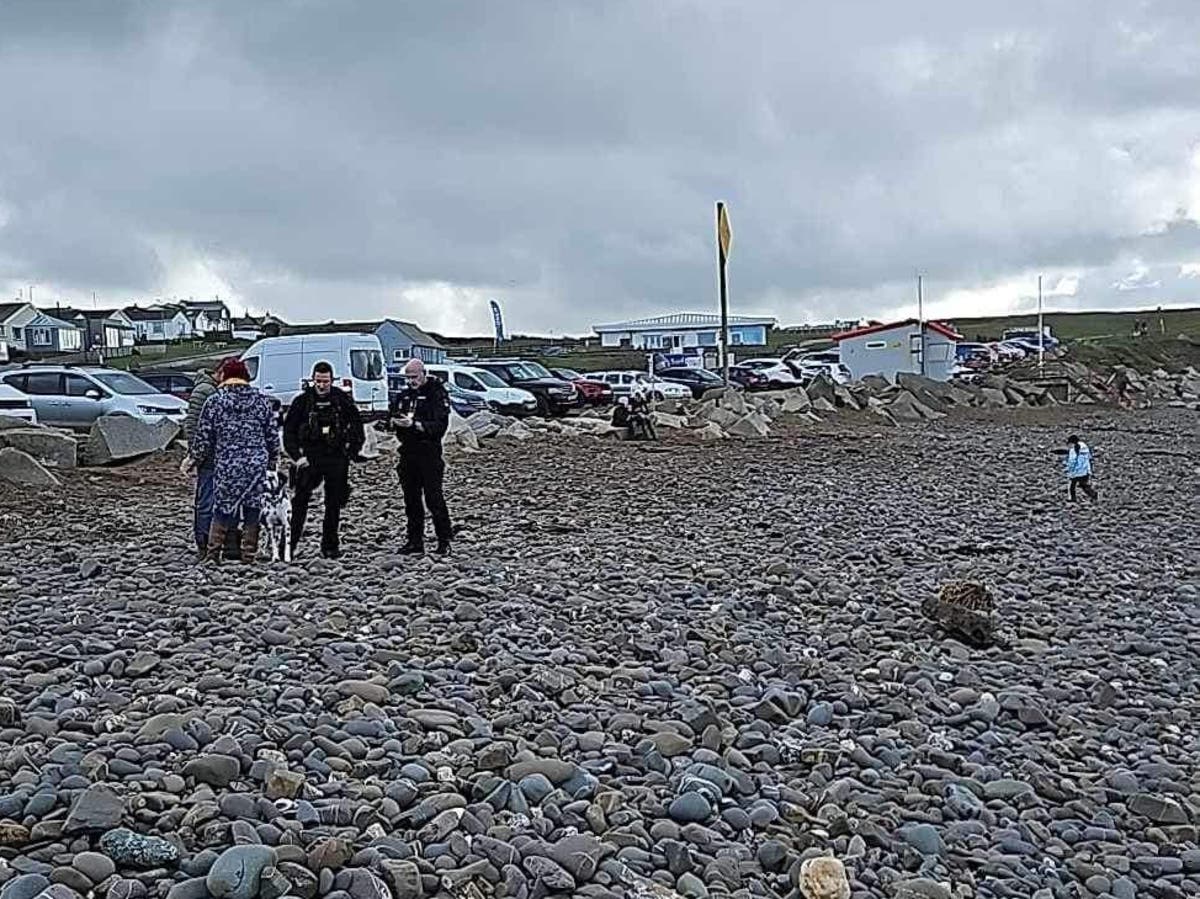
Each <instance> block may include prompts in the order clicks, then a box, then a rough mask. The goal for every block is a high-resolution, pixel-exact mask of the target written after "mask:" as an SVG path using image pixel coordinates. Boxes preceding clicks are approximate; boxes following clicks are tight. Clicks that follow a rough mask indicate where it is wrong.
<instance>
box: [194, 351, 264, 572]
mask: <svg viewBox="0 0 1200 899" xmlns="http://www.w3.org/2000/svg"><path fill="white" fill-rule="evenodd" d="M221 375H222V377H221V382H220V384H219V386H218V387H217V391H216V393H214V394H213V395H212V396H211V397H209V398H208V399H207V400H206V401H205V403H204V407H203V408H202V409H201V410H200V419H199V421H198V422H197V424H196V433H195V434H194V436H193V437H192V440H191V442H190V443H189V444H188V453H189V454H190V455H191V458H192V461H193V463H194V464H196V465H197V466H199V465H201V464H203V463H208V464H211V465H212V470H213V475H212V477H213V481H212V483H213V507H212V524H211V525H210V526H209V531H208V546H207V550H206V553H205V556H206V558H207V559H209V560H210V561H212V562H220V561H221V555H222V551H223V549H224V546H225V539H226V537H227V535H228V533H229V531H230V530H231V529H232V528H234V527H236V525H237V523H238V521H239V520H241V521H242V539H241V547H240V548H241V559H242V563H243V564H247V565H248V564H250V563H251V562H253V561H254V557H255V556H256V555H257V553H258V533H259V513H260V511H261V506H262V496H263V490H264V488H265V486H266V480H267V472H268V471H269V470H270V469H271V468H272V467H274V466H275V464H276V463H277V462H278V460H279V429H278V427H277V426H276V423H275V412H274V410H273V409H272V408H271V404H270V402H268V400H267V398H266V397H265V396H263V395H262V394H261V393H259V392H258V390H256V389H255V388H254V387H251V386H250V372H249V371H248V370H247V369H246V364H245V363H244V362H242V361H241V360H239V359H229V360H226V361H225V362H224V363H223V364H222V366H221Z"/></svg>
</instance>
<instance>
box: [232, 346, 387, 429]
mask: <svg viewBox="0 0 1200 899" xmlns="http://www.w3.org/2000/svg"><path fill="white" fill-rule="evenodd" d="M242 361H243V362H245V363H246V368H247V369H249V371H250V383H251V384H253V385H254V386H255V387H257V388H258V389H259V390H261V391H262V392H263V393H265V394H266V395H267V396H270V397H274V398H275V399H277V400H279V402H280V403H281V404H282V405H283V406H285V407H287V406H290V405H291V404H292V400H294V399H295V398H296V397H297V396H299V395H300V393H301V392H302V391H303V390H304V385H305V384H306V383H307V382H308V380H309V379H310V378H311V377H312V370H313V366H314V365H316V364H317V363H318V362H328V363H329V364H330V365H332V366H333V384H334V386H335V387H340V388H341V389H342V390H344V391H346V393H349V394H352V395H353V397H354V402H355V404H356V405H357V406H358V408H359V411H361V412H363V413H364V414H367V415H376V414H381V415H386V414H387V410H388V389H387V371H386V369H385V368H384V365H383V347H382V346H381V345H380V343H379V338H378V337H376V336H375V335H374V334H336V333H335V334H291V335H288V336H287V337H265V338H263V339H262V340H259V341H257V342H256V343H254V344H252V345H251V346H250V348H249V349H248V350H246V352H244V353H242Z"/></svg>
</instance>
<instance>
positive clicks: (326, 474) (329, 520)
mask: <svg viewBox="0 0 1200 899" xmlns="http://www.w3.org/2000/svg"><path fill="white" fill-rule="evenodd" d="M322 482H324V484H325V519H324V521H323V522H322V523H321V551H322V552H329V551H331V550H332V551H336V550H337V549H338V548H339V547H338V524H339V522H340V521H341V517H342V506H344V505H346V500H347V499H349V498H350V460H349V459H346V458H345V457H333V458H317V459H313V460H310V461H309V464H308V465H306V466H305V467H304V468H302V469H300V471H299V472H298V473H297V474H296V495H295V496H293V497H292V546H293V547H294V546H295V545H296V544H297V543H299V542H300V532H301V531H302V530H303V529H304V520H305V519H306V518H307V517H308V504H309V502H310V501H311V500H312V495H313V491H314V490H316V489H317V486H318V485H320V484H321V483H322Z"/></svg>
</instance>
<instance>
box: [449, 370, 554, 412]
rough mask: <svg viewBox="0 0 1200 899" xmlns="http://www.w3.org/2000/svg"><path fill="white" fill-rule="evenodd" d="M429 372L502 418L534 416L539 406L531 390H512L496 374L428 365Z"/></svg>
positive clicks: (516, 388) (518, 388)
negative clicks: (473, 396)
mask: <svg viewBox="0 0 1200 899" xmlns="http://www.w3.org/2000/svg"><path fill="white" fill-rule="evenodd" d="M425 370H426V371H427V372H429V374H431V375H433V376H434V377H435V378H438V379H439V380H441V381H444V382H446V383H447V384H453V385H454V386H455V387H461V388H462V389H463V390H469V391H470V392H471V393H473V394H475V395H476V396H478V397H482V399H483V401H484V402H485V403H487V404H488V408H489V409H491V410H492V411H493V412H499V413H500V414H502V415H533V413H535V412H536V411H537V407H538V403H537V397H535V396H534V395H533V394H532V393H530V392H529V391H528V390H522V389H521V388H520V387H509V386H508V385H507V384H505V383H504V382H503V381H501V380H500V378H499V377H497V376H496V375H495V374H493V373H492V372H490V371H487V370H486V369H483V368H475V367H474V366H471V365H454V364H452V363H426V365H425Z"/></svg>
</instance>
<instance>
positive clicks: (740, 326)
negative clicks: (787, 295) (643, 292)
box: [592, 312, 778, 352]
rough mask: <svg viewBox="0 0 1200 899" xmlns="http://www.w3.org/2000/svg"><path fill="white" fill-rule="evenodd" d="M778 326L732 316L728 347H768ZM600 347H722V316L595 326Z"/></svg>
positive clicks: (679, 315)
mask: <svg viewBox="0 0 1200 899" xmlns="http://www.w3.org/2000/svg"><path fill="white" fill-rule="evenodd" d="M777 325H778V322H777V321H776V320H775V318H773V317H771V316H767V315H731V316H729V346H730V347H731V348H732V347H738V346H766V344H767V335H768V334H769V333H770V331H771V329H772V328H774V327H776V326H777ZM592 330H593V331H595V332H596V333H597V334H599V335H600V345H601V346H602V347H610V348H613V349H631V350H666V351H668V352H670V351H672V350H682V349H684V348H686V347H712V348H714V349H715V348H716V347H718V346H719V345H720V336H721V316H719V315H715V314H712V313H706V312H679V313H676V314H674V315H660V316H658V317H656V318H639V319H634V320H632V321H624V322H614V323H613V324H608V325H592Z"/></svg>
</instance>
